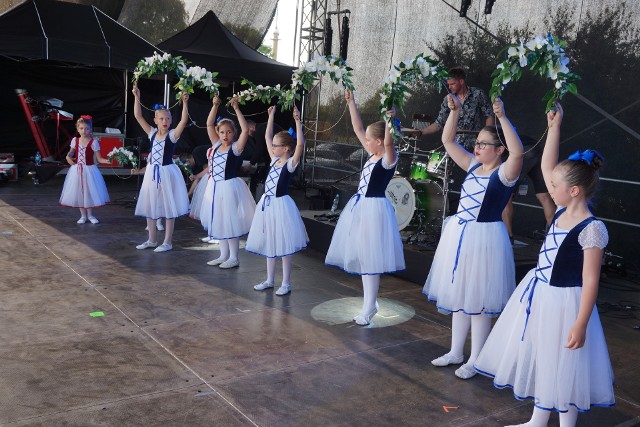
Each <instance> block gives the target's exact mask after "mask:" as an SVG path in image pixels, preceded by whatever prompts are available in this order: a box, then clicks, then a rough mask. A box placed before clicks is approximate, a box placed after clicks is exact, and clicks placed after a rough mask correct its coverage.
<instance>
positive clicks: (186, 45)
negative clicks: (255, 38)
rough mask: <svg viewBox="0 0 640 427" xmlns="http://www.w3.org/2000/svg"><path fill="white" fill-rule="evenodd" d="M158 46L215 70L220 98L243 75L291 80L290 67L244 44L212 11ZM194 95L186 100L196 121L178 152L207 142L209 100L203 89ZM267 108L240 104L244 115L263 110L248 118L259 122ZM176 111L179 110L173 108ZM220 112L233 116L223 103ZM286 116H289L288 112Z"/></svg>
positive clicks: (256, 80)
mask: <svg viewBox="0 0 640 427" xmlns="http://www.w3.org/2000/svg"><path fill="white" fill-rule="evenodd" d="M158 47H159V48H160V49H162V50H163V51H165V52H169V53H170V54H172V55H174V56H181V57H182V58H184V59H186V60H187V61H189V62H190V63H191V65H198V66H201V67H204V68H206V69H207V70H209V71H215V72H218V73H219V74H218V76H217V77H216V81H217V82H218V83H220V84H221V87H220V96H221V97H222V98H223V99H225V98H226V97H229V96H231V95H232V94H233V93H234V91H235V92H237V91H239V90H240V89H241V87H240V81H241V80H242V78H243V77H244V78H247V79H248V80H251V81H252V82H253V83H255V84H263V85H271V86H275V85H276V84H281V85H285V84H290V83H291V74H292V72H293V67H291V66H288V65H285V64H282V63H280V62H278V61H274V60H273V59H271V58H268V57H266V56H264V55H262V54H261V53H259V52H258V51H256V50H255V49H253V48H252V47H250V46H248V45H246V44H245V43H243V42H242V41H241V40H240V39H238V38H237V37H236V36H235V35H233V33H231V31H229V30H228V29H227V28H226V27H225V26H224V25H223V24H222V23H221V22H220V20H219V19H218V17H217V16H216V14H215V13H213V12H212V11H209V12H207V13H206V14H205V15H204V16H203V17H202V18H200V19H199V20H198V21H196V22H194V23H193V24H192V25H191V26H189V27H187V28H185V29H184V30H182V31H181V32H179V33H178V34H176V35H175V36H173V37H171V38H169V39H167V40H165V41H163V42H162V43H160V44H158ZM194 95H195V96H193V97H192V98H191V101H189V112H190V115H191V117H192V118H193V119H194V120H196V124H197V126H193V127H190V128H188V129H187V130H186V132H184V133H183V137H182V138H181V139H180V144H179V145H178V151H187V152H189V151H191V150H192V149H193V148H194V147H195V146H197V145H201V144H209V138H208V136H207V133H206V131H205V130H204V129H203V128H202V126H203V125H204V122H205V120H206V117H207V115H208V114H209V110H210V109H211V102H210V101H209V99H208V97H207V96H206V95H205V94H204V93H203V92H202V91H196V93H195V94H194ZM266 109H267V107H266V106H264V105H259V104H256V103H253V104H249V105H247V106H245V107H243V109H242V111H243V112H244V113H245V114H247V113H249V114H251V113H257V112H265V114H262V115H257V116H252V117H251V118H252V119H254V120H255V121H257V122H260V121H266V119H267V116H266ZM175 114H179V112H178V111H174V115H175ZM220 115H222V116H226V117H229V118H231V119H234V117H233V114H232V112H230V111H228V110H227V109H226V108H225V107H224V106H223V107H222V108H221V109H220ZM288 118H289V119H290V118H291V116H290V114H289V115H288ZM276 120H278V121H279V122H281V123H282V122H284V121H285V120H287V119H285V117H284V116H282V117H277V118H276Z"/></svg>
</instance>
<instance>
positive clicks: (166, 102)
mask: <svg viewBox="0 0 640 427" xmlns="http://www.w3.org/2000/svg"><path fill="white" fill-rule="evenodd" d="M168 82H169V78H168V76H167V75H166V74H165V75H164V102H163V104H164V105H166V106H167V107H168V106H169V83H168Z"/></svg>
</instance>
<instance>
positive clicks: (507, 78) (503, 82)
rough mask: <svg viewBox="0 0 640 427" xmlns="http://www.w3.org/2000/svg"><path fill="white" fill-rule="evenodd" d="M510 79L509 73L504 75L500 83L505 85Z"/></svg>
mask: <svg viewBox="0 0 640 427" xmlns="http://www.w3.org/2000/svg"><path fill="white" fill-rule="evenodd" d="M510 81H511V74H507V75H506V76H504V77H503V78H502V84H503V85H506V84H507V83H509V82H510Z"/></svg>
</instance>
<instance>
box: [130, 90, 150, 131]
mask: <svg viewBox="0 0 640 427" xmlns="http://www.w3.org/2000/svg"><path fill="white" fill-rule="evenodd" d="M131 92H133V97H134V101H133V116H134V117H135V118H136V120H137V121H138V124H139V125H140V127H141V128H142V130H143V131H144V133H145V134H146V135H149V132H150V131H151V125H150V124H149V123H147V121H146V120H145V119H144V117H142V106H141V105H140V89H138V85H134V86H133V89H132V90H131Z"/></svg>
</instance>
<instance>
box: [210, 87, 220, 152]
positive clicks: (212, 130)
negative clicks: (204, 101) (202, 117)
mask: <svg viewBox="0 0 640 427" xmlns="http://www.w3.org/2000/svg"><path fill="white" fill-rule="evenodd" d="M211 102H212V105H211V111H209V116H208V117H207V135H209V140H210V141H211V142H213V143H215V142H216V141H217V140H219V139H220V137H219V136H218V131H217V130H216V117H217V116H218V106H219V105H220V98H219V97H218V95H216V96H214V97H213V100H212V101H211Z"/></svg>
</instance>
